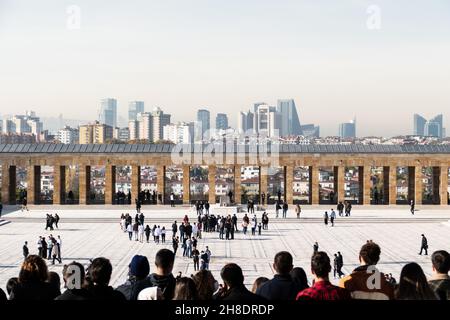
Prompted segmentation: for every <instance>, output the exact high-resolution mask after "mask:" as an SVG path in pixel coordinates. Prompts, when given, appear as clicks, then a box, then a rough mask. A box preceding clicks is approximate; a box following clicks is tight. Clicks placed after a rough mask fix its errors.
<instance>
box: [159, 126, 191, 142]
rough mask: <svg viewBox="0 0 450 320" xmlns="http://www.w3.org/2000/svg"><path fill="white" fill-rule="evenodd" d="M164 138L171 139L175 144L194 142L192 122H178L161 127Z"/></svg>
mask: <svg viewBox="0 0 450 320" xmlns="http://www.w3.org/2000/svg"><path fill="white" fill-rule="evenodd" d="M163 131H164V133H163V137H164V140H168V141H172V142H173V143H176V144H178V143H179V144H192V143H194V123H193V122H188V123H187V122H179V123H177V124H168V125H165V126H164V129H163Z"/></svg>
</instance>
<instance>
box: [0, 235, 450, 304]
mask: <svg viewBox="0 0 450 320" xmlns="http://www.w3.org/2000/svg"><path fill="white" fill-rule="evenodd" d="M317 248H318V246H317ZM380 254H381V249H380V247H379V246H378V244H376V243H374V242H373V241H371V240H368V241H367V242H366V243H365V244H364V245H363V246H362V247H361V249H360V251H359V261H360V266H358V267H357V268H356V269H354V270H353V271H352V272H351V273H350V274H349V275H346V276H345V277H342V278H341V279H340V280H339V284H338V285H337V286H336V285H333V284H332V283H331V282H330V280H329V277H330V273H331V271H332V266H331V261H330V258H329V256H328V254H327V253H326V252H324V251H318V250H317V251H314V253H313V255H312V257H311V259H310V265H309V271H310V280H309V281H308V276H307V273H306V272H305V270H304V269H303V268H301V267H294V263H293V257H292V255H291V254H290V253H289V252H287V251H281V252H278V253H277V254H276V255H275V257H274V261H273V268H274V270H275V275H274V276H273V278H272V279H268V278H265V277H259V278H257V279H256V280H255V281H254V283H253V286H252V288H251V290H249V289H247V287H246V286H245V284H244V274H243V271H242V268H241V267H240V266H239V265H237V264H236V263H227V264H226V265H224V266H223V267H222V269H221V271H220V278H221V279H220V282H219V280H218V279H215V278H214V276H213V274H212V273H211V272H210V271H209V270H208V268H201V269H200V270H198V271H197V272H195V274H191V275H190V276H183V275H182V274H181V273H179V274H178V276H177V277H174V276H173V274H172V272H173V267H174V261H175V254H174V252H173V251H171V250H169V249H166V248H164V249H160V250H159V251H158V252H157V253H156V256H155V259H154V267H153V268H154V270H153V272H152V273H151V272H150V271H151V267H150V263H149V261H148V259H147V257H145V256H142V255H135V256H134V257H133V258H132V260H131V262H130V264H129V276H128V279H127V280H126V281H125V282H124V283H123V284H122V285H119V286H118V287H116V288H113V287H112V286H110V280H111V275H112V271H113V268H112V265H111V262H110V261H109V260H108V259H106V258H104V257H99V258H96V259H94V260H92V262H91V264H90V265H89V266H87V267H86V268H85V267H84V266H83V265H82V264H80V263H79V262H76V261H73V262H71V263H69V264H67V265H65V266H64V268H63V271H62V278H63V281H64V288H65V291H64V292H63V293H61V292H60V287H61V284H60V277H59V275H58V274H57V273H55V272H49V271H48V268H47V264H46V262H45V260H44V258H43V257H41V256H39V255H29V256H27V257H26V258H25V260H24V262H23V264H22V267H21V270H20V272H19V275H18V277H15V278H11V279H10V280H8V282H7V284H6V289H7V290H6V291H7V295H8V297H7V296H6V294H5V293H4V291H3V290H0V300H6V299H8V298H9V299H10V300H41V301H42V300H113V301H125V300H197V301H200V300H233V301H240V302H247V303H264V302H269V301H282V300H291V301H295V300H350V299H363V300H449V299H450V277H449V275H448V273H449V269H450V255H449V253H448V252H447V251H444V250H439V251H435V252H434V253H433V254H432V255H431V262H432V274H433V276H432V277H431V279H427V278H426V276H425V274H424V271H423V270H422V268H421V267H420V266H419V265H418V264H417V263H415V262H411V263H407V264H405V265H404V266H403V268H402V271H401V274H400V278H399V281H398V283H397V282H395V281H391V279H390V276H389V275H385V274H383V273H381V272H380V271H378V269H377V268H376V265H377V263H378V262H379V259H380ZM335 261H336V258H335ZM337 261H339V258H337ZM335 263H336V262H335Z"/></svg>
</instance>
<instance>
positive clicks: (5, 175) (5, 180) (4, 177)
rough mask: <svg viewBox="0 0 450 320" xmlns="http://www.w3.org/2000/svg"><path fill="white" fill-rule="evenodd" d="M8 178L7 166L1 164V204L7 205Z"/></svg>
mask: <svg viewBox="0 0 450 320" xmlns="http://www.w3.org/2000/svg"><path fill="white" fill-rule="evenodd" d="M10 180H11V179H10V177H9V164H7V163H4V162H3V163H2V202H1V203H2V204H4V205H5V204H9V203H10V201H9V184H10Z"/></svg>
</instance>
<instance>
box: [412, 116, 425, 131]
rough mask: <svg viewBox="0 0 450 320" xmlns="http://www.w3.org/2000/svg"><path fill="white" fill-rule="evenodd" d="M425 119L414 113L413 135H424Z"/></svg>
mask: <svg viewBox="0 0 450 320" xmlns="http://www.w3.org/2000/svg"><path fill="white" fill-rule="evenodd" d="M426 122H427V120H426V119H425V118H424V117H422V116H420V115H418V114H414V135H415V136H423V135H425V123H426Z"/></svg>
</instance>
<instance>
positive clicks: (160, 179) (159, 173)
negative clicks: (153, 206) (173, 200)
mask: <svg viewBox="0 0 450 320" xmlns="http://www.w3.org/2000/svg"><path fill="white" fill-rule="evenodd" d="M165 172H166V167H165V166H158V167H157V168H156V193H157V194H158V196H160V197H161V203H160V204H164V187H165Z"/></svg>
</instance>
